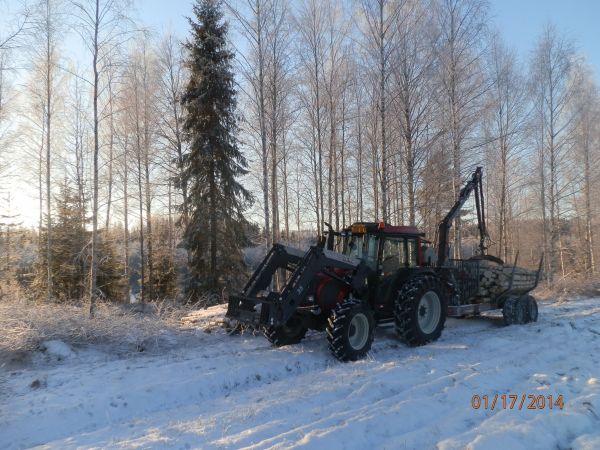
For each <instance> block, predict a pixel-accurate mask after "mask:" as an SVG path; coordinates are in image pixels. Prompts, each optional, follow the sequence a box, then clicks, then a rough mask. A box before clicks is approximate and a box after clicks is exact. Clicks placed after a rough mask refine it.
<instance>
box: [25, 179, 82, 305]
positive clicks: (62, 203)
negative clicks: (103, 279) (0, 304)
mask: <svg viewBox="0 0 600 450" xmlns="http://www.w3.org/2000/svg"><path fill="white" fill-rule="evenodd" d="M55 201H56V218H55V219H54V220H53V221H52V223H53V225H52V247H51V248H50V257H51V259H50V260H51V267H50V274H51V277H52V284H53V286H52V287H53V295H54V297H55V298H56V299H57V300H77V299H81V298H83V295H84V292H85V277H86V271H85V259H86V255H85V253H84V252H85V248H86V244H87V240H88V237H89V236H88V232H86V230H85V224H84V223H82V217H83V213H82V211H81V207H80V206H79V198H78V196H77V195H76V194H75V193H74V192H73V190H72V189H71V188H70V187H69V185H68V183H67V182H66V181H65V182H64V183H63V184H62V186H61V189H60V195H59V196H58V198H56V199H55ZM46 235H47V230H46V228H44V229H42V238H43V239H45V237H46ZM39 256H40V258H39V260H38V264H37V270H36V278H35V281H34V291H36V292H37V294H38V296H39V297H42V296H43V295H45V292H46V290H47V283H48V260H47V258H46V253H45V252H40V254H39Z"/></svg>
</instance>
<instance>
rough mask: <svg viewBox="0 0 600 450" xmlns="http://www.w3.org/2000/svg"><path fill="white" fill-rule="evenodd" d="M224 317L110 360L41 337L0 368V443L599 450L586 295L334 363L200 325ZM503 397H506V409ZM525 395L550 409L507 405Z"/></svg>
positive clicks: (315, 344)
mask: <svg viewBox="0 0 600 450" xmlns="http://www.w3.org/2000/svg"><path fill="white" fill-rule="evenodd" d="M223 312H224V310H223V309H222V308H212V309H209V310H207V311H203V312H202V313H199V314H197V317H196V318H197V319H198V322H197V325H198V327H199V336H200V337H199V338H198V339H197V340H196V341H195V342H197V344H196V345H194V346H193V348H189V347H187V346H179V347H176V348H175V349H172V350H170V351H168V352H165V353H163V354H154V355H146V356H135V357H129V358H122V357H121V358H116V357H112V356H109V355H108V354H106V353H100V352H99V351H98V350H92V349H89V348H88V349H73V348H70V347H68V346H66V345H65V344H62V343H61V342H52V343H49V344H48V345H47V347H48V348H47V349H46V351H45V353H44V354H41V355H40V357H39V358H37V359H36V360H35V363H34V364H33V365H31V366H30V367H26V368H20V369H15V368H12V369H7V368H6V367H4V368H0V448H3V449H4V448H9V449H13V448H15V449H16V448H28V447H36V446H41V447H42V448H59V449H68V448H180V449H188V448H203V449H204V448H206V449H210V448H236V449H237V448H252V449H254V448H256V449H258V448H260V449H262V448H295V447H305V448H319V449H338V448H339V449H380V448H381V449H383V448H387V449H428V448H439V449H455V448H470V449H502V450H507V449H571V448H572V449H600V299H590V300H573V301H571V302H567V303H561V304H559V303H544V304H542V305H541V307H540V320H539V322H537V323H534V324H528V325H523V326H511V327H503V326H501V320H500V318H499V317H497V316H496V317H485V318H478V319H464V320H448V322H447V324H446V329H445V330H444V333H443V335H442V337H441V339H440V340H439V341H437V342H435V343H433V344H431V345H428V346H425V347H421V348H416V349H413V348H407V347H405V346H404V345H402V344H400V343H399V342H398V341H397V340H396V339H395V337H394V332H393V329H391V328H387V329H383V328H382V329H379V330H378V332H377V335H376V339H375V343H374V346H373V349H372V351H371V353H370V356H369V358H368V359H366V360H363V361H359V362H356V363H347V364H342V363H339V362H337V361H336V360H334V359H333V357H332V356H330V354H329V351H328V350H327V345H326V340H325V337H324V335H323V334H317V333H315V334H311V335H309V336H308V337H307V339H306V340H305V341H303V343H302V344H300V345H297V346H291V347H285V348H280V349H273V348H271V347H270V346H269V344H268V342H267V341H266V340H265V339H264V338H262V337H260V336H256V337H255V336H251V335H244V336H228V335H226V334H225V332H224V331H222V330H220V329H217V330H214V331H213V332H212V333H204V332H203V331H201V330H203V328H204V327H205V326H206V324H207V323H209V322H210V321H213V320H215V319H216V318H218V316H219V315H222V314H223ZM495 394H498V396H499V398H498V401H497V403H496V406H495V409H494V410H493V411H492V410H491V402H492V399H493V397H494V395H495ZM502 394H507V395H510V394H515V395H519V400H518V401H517V403H516V404H515V406H514V408H513V410H510V409H508V407H509V406H510V400H509V401H508V402H507V403H508V404H507V409H506V410H505V409H504V408H503V406H502V401H501V397H500V396H501V395H502ZM523 394H525V395H536V396H540V395H543V396H544V397H545V398H547V396H549V395H552V396H553V397H554V398H557V397H558V395H562V396H563V398H564V407H563V409H562V410H561V409H560V408H559V407H558V406H554V407H553V408H552V409H549V407H548V405H547V403H548V402H546V405H545V407H544V408H543V409H535V410H530V409H527V405H528V404H529V403H530V401H529V399H527V400H526V402H525V403H524V406H523V407H522V409H521V410H519V403H520V399H521V396H522V395H523ZM474 395H479V396H480V397H481V398H482V399H483V396H484V395H488V396H489V403H488V408H487V410H486V409H485V407H484V404H483V400H482V403H481V406H480V408H479V409H478V410H476V409H474V408H473V406H472V398H473V396H474Z"/></svg>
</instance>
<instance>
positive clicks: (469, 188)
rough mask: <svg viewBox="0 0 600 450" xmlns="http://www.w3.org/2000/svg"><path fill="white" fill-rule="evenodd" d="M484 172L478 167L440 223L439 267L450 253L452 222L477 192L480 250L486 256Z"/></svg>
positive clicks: (476, 203) (476, 205)
mask: <svg viewBox="0 0 600 450" xmlns="http://www.w3.org/2000/svg"><path fill="white" fill-rule="evenodd" d="M482 174H483V170H482V168H481V167H477V169H475V172H473V175H472V176H471V178H470V179H469V181H467V184H465V186H464V187H463V188H462V189H461V190H460V193H459V195H458V199H457V200H456V203H454V206H453V207H452V209H450V211H449V212H448V214H446V217H444V219H443V220H442V221H441V222H440V224H439V227H438V261H437V265H438V267H441V266H443V265H444V263H445V262H446V260H447V259H448V252H449V245H448V243H449V235H450V228H451V227H452V222H453V221H454V219H455V217H456V216H457V214H460V211H461V210H462V207H463V206H464V204H465V202H466V201H467V200H468V199H469V196H470V195H471V193H472V192H475V207H476V209H477V226H478V229H479V250H480V252H481V254H482V255H484V254H485V250H486V246H485V240H486V238H487V237H488V234H487V229H486V225H485V203H484V197H483V183H482V179H483V175H482Z"/></svg>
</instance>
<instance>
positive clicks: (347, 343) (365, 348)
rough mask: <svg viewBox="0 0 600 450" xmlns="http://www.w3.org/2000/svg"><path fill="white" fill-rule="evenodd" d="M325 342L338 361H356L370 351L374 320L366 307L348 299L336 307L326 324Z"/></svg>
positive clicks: (373, 333)
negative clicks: (326, 341) (327, 342)
mask: <svg viewBox="0 0 600 450" xmlns="http://www.w3.org/2000/svg"><path fill="white" fill-rule="evenodd" d="M326 331H327V340H328V341H329V349H330V350H331V353H333V356H335V357H336V358H337V359H339V360H340V361H343V362H346V361H356V360H358V359H361V358H363V357H364V356H365V355H366V354H367V353H368V352H369V350H370V349H371V344H372V343H373V339H374V337H375V320H374V319H373V313H372V311H371V309H370V308H369V306H368V305H366V304H364V303H363V302H361V301H360V300H357V299H348V300H346V301H344V302H343V303H341V304H339V305H337V306H336V307H335V309H334V310H333V311H332V313H331V316H329V320H328V322H327V330H326Z"/></svg>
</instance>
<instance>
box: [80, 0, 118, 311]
mask: <svg viewBox="0 0 600 450" xmlns="http://www.w3.org/2000/svg"><path fill="white" fill-rule="evenodd" d="M70 4H71V7H72V10H73V14H74V16H75V18H76V21H77V22H78V26H77V27H76V30H77V32H78V33H79V35H80V36H81V38H82V41H83V43H84V45H85V46H86V48H87V50H88V52H89V55H90V57H91V59H92V61H91V72H92V78H91V81H90V86H91V90H92V108H93V114H92V124H93V138H94V145H93V158H92V239H91V240H92V245H91V261H90V290H89V297H90V316H94V313H95V307H96V297H97V294H98V293H97V287H96V278H97V270H98V261H97V254H98V246H99V236H98V218H99V199H98V195H99V171H100V161H99V156H100V128H101V126H102V125H103V123H102V122H103V118H104V117H103V111H101V110H100V98H101V96H102V94H103V93H104V89H105V86H104V85H102V83H101V81H102V80H101V78H102V77H101V75H102V74H103V73H106V71H107V70H108V68H109V67H110V61H111V59H112V58H113V57H114V54H115V52H116V51H117V49H118V48H119V46H120V45H121V43H122V41H123V38H124V33H125V32H126V30H125V29H124V28H123V25H124V23H125V22H126V20H125V15H124V13H125V10H126V6H127V4H128V1H127V0H71V1H70Z"/></svg>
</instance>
